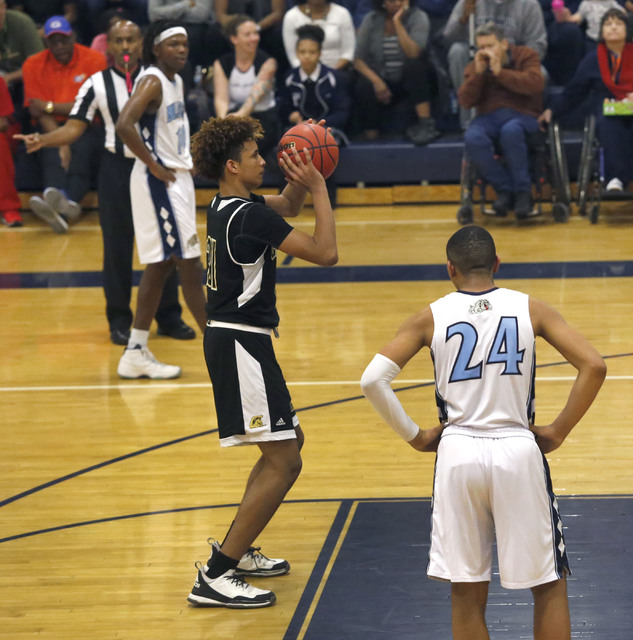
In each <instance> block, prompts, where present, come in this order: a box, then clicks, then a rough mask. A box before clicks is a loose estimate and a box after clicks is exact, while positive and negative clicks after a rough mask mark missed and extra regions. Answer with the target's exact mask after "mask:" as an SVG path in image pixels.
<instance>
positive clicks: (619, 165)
mask: <svg viewBox="0 0 633 640" xmlns="http://www.w3.org/2000/svg"><path fill="white" fill-rule="evenodd" d="M596 126H597V131H598V139H599V140H600V144H601V146H602V150H603V152H604V177H605V180H606V182H609V180H611V179H612V178H619V179H620V180H622V182H624V186H626V183H627V182H628V181H629V180H631V179H633V153H632V152H631V144H632V143H633V117H632V116H604V115H602V114H600V115H598V117H597V120H596Z"/></svg>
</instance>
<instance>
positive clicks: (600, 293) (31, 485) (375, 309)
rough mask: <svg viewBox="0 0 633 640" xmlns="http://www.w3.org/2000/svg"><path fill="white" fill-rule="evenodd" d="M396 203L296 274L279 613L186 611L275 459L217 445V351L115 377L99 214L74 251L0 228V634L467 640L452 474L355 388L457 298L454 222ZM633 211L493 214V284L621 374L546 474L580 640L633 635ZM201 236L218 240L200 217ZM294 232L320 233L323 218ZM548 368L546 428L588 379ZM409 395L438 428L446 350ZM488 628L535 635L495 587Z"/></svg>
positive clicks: (161, 353) (356, 224)
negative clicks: (290, 474) (438, 505)
mask: <svg viewBox="0 0 633 640" xmlns="http://www.w3.org/2000/svg"><path fill="white" fill-rule="evenodd" d="M427 189H428V188H427ZM208 197H209V194H201V195H200V199H201V201H204V200H205V199H208ZM389 197H390V196H389V194H387V196H385V193H384V190H383V191H380V192H375V193H374V194H373V195H372V194H371V193H370V192H369V190H367V192H363V193H361V194H360V195H359V194H356V195H354V194H351V195H349V194H347V195H346V196H345V197H343V198H341V202H342V203H343V205H344V206H341V207H340V208H339V210H338V213H337V218H338V236H339V253H340V258H341V259H340V263H339V265H337V266H336V267H334V268H331V269H319V268H316V267H312V266H309V265H306V264H301V263H300V261H297V260H294V261H284V260H283V258H284V256H280V265H281V266H280V271H279V281H280V284H279V286H278V295H279V308H280V313H281V318H282V322H281V326H280V333H281V337H280V339H279V340H277V341H276V342H275V347H276V350H277V354H278V358H279V360H280V362H281V365H282V368H283V370H284V372H285V375H286V378H287V380H288V383H289V387H290V390H291V393H292V395H293V400H294V404H295V406H296V407H297V409H298V411H299V417H300V420H301V423H302V426H303V429H304V431H305V433H306V446H305V448H304V469H303V473H302V475H301V477H300V478H299V480H298V482H297V484H296V486H295V487H294V488H293V489H292V491H291V492H290V494H289V496H288V499H287V501H286V503H285V504H284V505H282V507H281V508H280V510H279V512H278V514H277V515H276V516H275V518H274V519H273V521H272V522H271V524H270V526H269V527H268V528H267V530H266V531H265V532H264V534H263V536H262V537H261V539H260V540H259V541H258V543H259V544H261V545H262V547H263V551H264V552H265V553H267V554H268V555H271V556H273V557H275V556H276V557H285V558H287V559H288V560H289V561H290V563H291V565H292V571H291V573H290V574H289V575H287V576H284V577H280V578H276V579H272V580H271V581H269V582H268V583H265V582H262V581H261V580H260V581H253V582H254V584H257V585H259V586H264V585H267V586H268V585H270V586H271V587H272V588H273V589H274V591H275V592H276V594H277V598H278V602H277V604H276V605H275V606H274V607H271V608H269V609H263V610H259V611H230V610H224V609H213V610H212V609H206V610H205V609H193V608H190V607H189V606H188V605H187V603H186V596H187V594H188V593H189V590H190V588H191V586H192V584H193V580H194V578H195V569H194V564H193V563H194V561H196V560H201V561H204V560H206V558H207V554H208V546H207V542H206V539H207V538H208V537H220V538H221V537H222V536H223V534H224V532H225V531H226V529H227V527H228V525H229V524H230V522H231V520H232V516H233V513H234V511H235V505H236V504H237V503H238V502H239V500H240V497H241V493H242V491H243V487H244V483H245V480H246V476H247V473H248V471H249V469H250V467H251V465H252V464H253V461H254V459H255V456H256V450H255V449H254V448H239V449H233V450H220V448H219V445H218V443H217V435H216V433H215V417H214V411H213V399H212V393H211V387H210V384H209V381H208V377H207V373H206V369H205V365H204V361H203V357H202V342H201V339H200V337H198V338H197V339H196V340H194V341H191V342H184V343H183V342H177V341H174V340H170V339H168V338H160V337H157V336H155V335H154V334H153V335H152V337H151V340H150V347H151V349H152V350H153V351H154V353H155V354H156V356H157V357H158V358H159V359H161V360H163V361H165V362H169V363H174V364H179V365H181V366H182V369H183V376H182V378H180V379H179V380H175V381H164V382H160V381H155V382H153V381H148V380H141V381H122V380H119V379H118V378H117V376H116V365H117V362H118V359H119V357H120V354H121V348H120V347H116V346H114V345H111V344H110V343H109V340H108V331H107V324H106V322H105V316H104V301H103V293H102V291H101V289H100V287H99V269H100V262H101V248H100V231H99V227H98V222H97V216H96V213H95V212H89V213H88V214H86V215H85V216H84V218H83V219H82V220H81V222H80V223H79V224H78V225H77V226H75V227H73V228H72V230H71V232H70V233H69V234H67V235H64V236H58V235H55V234H53V233H52V232H51V231H50V230H49V229H48V228H44V226H42V225H41V224H40V223H39V222H37V221H36V220H34V219H33V218H32V217H31V216H30V215H29V214H26V215H25V220H26V226H25V227H24V228H22V229H17V230H9V229H2V230H0V256H1V261H2V264H1V267H0V272H1V273H0V304H1V305H2V332H1V335H0V354H1V355H0V358H1V362H2V367H1V371H0V400H1V401H2V416H3V419H2V433H3V438H2V441H1V444H0V516H1V517H0V637H1V638H7V639H10V640H22V639H25V638H31V637H41V638H46V639H47V640H68V639H82V640H85V639H86V638H90V639H91V640H98V639H106V638H116V639H129V640H145V639H150V638H151V639H158V640H162V639H165V640H180V639H182V640H192V639H194V638H200V639H202V638H204V639H207V638H208V639H212V640H224V639H228V638H239V639H242V638H244V639H249V640H250V639H256V640H259V639H262V640H268V639H270V640H280V639H282V638H283V639H284V640H286V639H287V640H290V639H294V638H311V639H314V640H338V639H346V640H347V639H354V640H356V639H358V640H360V639H363V640H366V639H376V640H378V639H387V640H400V639H405V638H424V639H428V640H447V639H448V638H450V612H449V607H450V602H449V589H448V587H447V586H446V585H444V584H441V583H435V582H431V581H429V580H428V579H427V578H426V575H425V564H426V560H425V555H426V551H427V548H428V529H429V526H428V515H429V509H430V507H429V497H430V491H431V482H432V473H433V463H434V457H433V456H432V455H428V454H427V455H424V454H417V453H416V452H414V451H413V450H412V449H410V448H409V447H407V446H406V444H404V443H403V442H402V441H400V439H399V438H398V437H397V436H395V435H394V434H393V433H392V432H391V431H390V429H389V428H388V427H386V426H385V425H384V424H382V423H381V421H380V420H379V418H378V417H377V415H376V414H375V413H374V412H373V410H372V409H371V407H370V406H369V404H368V403H367V401H365V400H364V399H363V398H362V397H361V394H360V389H359V385H358V381H359V379H360V376H361V374H362V371H363V369H364V368H365V366H366V364H367V363H368V362H369V361H370V360H371V358H372V357H373V355H374V353H375V352H376V351H377V350H378V349H379V348H380V347H381V346H382V345H383V344H384V343H385V342H386V341H388V340H389V339H390V338H391V337H392V336H393V334H394V332H395V330H396V328H397V327H398V325H399V324H400V322H402V321H403V320H404V319H405V318H406V317H407V316H408V315H409V314H410V313H412V312H413V311H415V310H416V309H418V308H420V307H421V306H423V305H426V304H427V303H428V302H430V301H432V300H434V299H435V298H437V297H439V296H441V295H443V294H444V293H446V292H448V291H450V290H451V285H450V282H449V281H448V279H447V278H446V276H445V270H444V261H445V258H444V247H445V243H446V240H447V239H448V237H449V236H450V235H451V234H452V233H453V232H454V231H455V230H456V229H457V228H458V227H457V223H456V221H455V211H456V206H455V205H440V204H432V205H429V204H427V205H413V204H410V205H400V206H398V205H394V204H389V203H388V202H387V203H386V204H383V205H380V206H376V205H373V206H372V205H371V204H370V203H371V202H372V201H382V202H385V201H387V200H389ZM391 201H393V199H392V200H391ZM354 203H356V206H347V205H348V204H354ZM358 203H363V204H361V205H360V206H359V205H358ZM632 213H633V212H632V211H631V210H630V205H616V204H603V211H602V212H601V217H600V220H599V223H598V224H597V225H595V226H592V225H590V224H589V222H588V221H587V220H584V219H580V218H578V216H576V215H573V216H572V218H571V219H570V221H569V222H568V223H567V224H562V225H558V224H555V223H554V222H553V221H552V220H551V217H550V216H543V217H542V218H539V219H535V220H533V221H531V222H529V223H527V224H525V225H523V226H520V227H518V226H517V225H516V223H515V222H514V221H513V220H510V219H508V220H501V221H497V220H481V218H480V217H479V216H478V217H477V219H476V220H477V221H478V222H479V223H481V224H484V225H485V226H486V227H487V228H488V229H490V230H491V232H492V233H493V235H494V237H495V240H496V242H497V248H498V252H499V255H500V257H501V259H502V262H503V265H502V268H501V271H500V274H499V278H498V280H497V282H498V284H499V285H502V286H510V287H515V288H519V289H522V290H524V291H526V292H528V293H530V294H531V295H534V296H537V297H540V298H542V299H544V300H546V301H548V302H549V303H551V304H553V305H555V306H556V307H557V308H558V309H560V310H561V311H562V313H563V314H564V315H565V316H566V318H567V319H568V321H569V322H570V323H571V324H573V325H575V326H576V327H577V328H578V329H580V330H581V331H582V332H583V333H584V334H585V335H586V336H587V337H588V338H589V339H590V340H591V341H592V342H593V343H594V344H595V345H596V346H597V348H598V349H599V350H600V351H601V353H602V354H603V355H604V356H605V357H608V365H609V373H608V378H607V380H606V382H605V385H604V387H603V390H602V391H601V393H600V395H599V397H598V399H597V402H596V403H595V405H594V406H593V407H592V409H591V410H590V412H589V413H588V415H587V416H586V418H585V419H584V420H583V422H582V423H581V424H580V425H579V426H578V427H577V428H576V429H575V431H574V432H573V433H572V435H571V437H570V438H569V440H568V442H567V443H566V444H565V445H564V446H563V447H562V448H561V449H559V450H558V451H556V452H554V453H553V454H552V455H550V456H549V460H550V464H551V468H552V476H553V479H554V487H555V490H556V491H557V493H558V495H559V496H560V497H561V501H560V502H561V510H562V515H563V521H564V523H565V526H566V538H567V546H568V552H569V554H570V559H571V562H572V570H573V571H574V575H573V576H572V579H571V580H570V583H569V591H570V596H571V606H572V616H573V636H574V638H583V639H589V638H590V639H595V640H625V639H626V638H628V637H630V629H631V628H633V614H632V613H631V608H630V603H631V601H632V596H633V587H632V585H631V580H630V574H631V569H633V555H632V554H633V551H632V549H633V546H632V545H631V542H632V537H633V533H632V532H633V508H632V507H633V502H632V500H631V497H632V496H633V472H632V464H631V461H632V459H633V435H632V432H631V427H630V424H629V420H630V416H631V415H632V414H633V393H632V384H631V381H632V379H633V347H632V343H631V338H630V335H631V329H630V327H631V318H632V317H633V303H632V302H631V299H632V296H631V290H632V287H631V286H632V279H633V258H632V256H633V215H632ZM198 222H199V225H200V227H199V230H200V234H201V235H202V236H203V235H204V211H203V210H202V209H200V211H199V219H198ZM297 224H298V225H300V226H301V228H305V229H308V230H309V229H310V228H311V225H312V217H311V211H310V209H307V210H306V211H305V212H304V213H303V214H302V215H301V216H300V217H299V219H298V220H297ZM282 262H285V264H283V265H282ZM185 318H186V319H187V320H188V321H190V323H191V316H190V315H189V314H188V312H187V311H186V312H185ZM537 357H538V360H537V364H538V366H539V370H538V373H537V420H538V421H539V422H541V423H545V422H547V421H549V420H550V419H552V417H553V416H554V415H556V412H557V411H558V410H559V409H560V408H561V406H562V403H563V402H564V399H565V397H566V394H567V392H568V390H569V387H570V384H571V380H572V377H573V370H572V369H571V367H569V366H568V365H566V364H564V363H561V359H560V357H559V356H558V355H557V354H556V353H555V352H554V351H553V350H552V349H551V348H549V347H548V346H547V345H546V344H544V343H539V344H538V347H537ZM397 383H398V384H397V385H396V386H397V388H398V389H400V391H399V393H400V394H401V396H400V397H401V398H402V401H403V403H404V404H405V406H406V407H407V410H408V411H409V413H410V414H411V415H412V416H413V417H414V418H415V419H417V420H418V421H419V422H420V423H421V424H423V425H431V424H434V423H435V419H436V410H435V403H434V394H433V386H432V367H431V363H430V358H429V356H428V353H424V354H421V355H420V356H419V357H418V358H417V359H416V360H414V361H413V362H412V363H411V364H410V365H409V366H408V367H407V369H406V370H405V371H404V372H403V374H402V375H401V377H400V379H399V380H398V381H397ZM488 617H489V625H490V629H491V637H492V638H495V639H498V638H508V637H510V638H519V637H521V638H526V637H531V635H530V624H531V604H530V595H529V592H507V591H502V590H501V589H500V587H499V584H498V578H497V577H496V576H495V579H494V580H493V583H492V586H491V602H490V606H489V616H488Z"/></svg>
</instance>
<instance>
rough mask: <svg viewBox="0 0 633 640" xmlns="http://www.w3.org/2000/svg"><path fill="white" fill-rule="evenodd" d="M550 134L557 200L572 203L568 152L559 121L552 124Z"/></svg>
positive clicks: (551, 161) (566, 203) (552, 172)
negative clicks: (564, 145) (566, 151)
mask: <svg viewBox="0 0 633 640" xmlns="http://www.w3.org/2000/svg"><path fill="white" fill-rule="evenodd" d="M548 134H549V151H550V163H551V174H552V187H553V189H554V197H555V199H556V201H557V202H561V203H563V204H565V205H570V204H571V201H572V197H571V187H570V185H569V170H568V168H567V154H566V153H565V148H564V147H563V142H562V140H561V133H560V127H559V126H558V123H557V122H554V123H552V124H551V125H550V127H549V129H548Z"/></svg>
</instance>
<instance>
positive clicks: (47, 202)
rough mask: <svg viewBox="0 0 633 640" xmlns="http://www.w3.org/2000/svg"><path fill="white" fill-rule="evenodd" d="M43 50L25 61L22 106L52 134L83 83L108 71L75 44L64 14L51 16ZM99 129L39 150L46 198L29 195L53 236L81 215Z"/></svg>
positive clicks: (98, 59)
mask: <svg viewBox="0 0 633 640" xmlns="http://www.w3.org/2000/svg"><path fill="white" fill-rule="evenodd" d="M44 32H45V36H46V46H47V49H46V50H45V51H41V52H40V53H36V54H35V55H33V56H31V57H29V58H27V60H26V62H25V63H24V65H23V67H22V71H23V78H24V105H25V106H26V107H27V108H28V109H29V112H30V114H31V116H32V118H33V119H34V120H35V122H36V126H37V128H38V129H39V130H40V131H44V132H48V131H53V130H54V129H56V128H57V127H58V126H60V125H63V124H64V122H66V119H67V118H68V114H69V113H70V111H71V109H72V107H73V103H74V101H75V96H76V95H77V91H78V90H79V88H80V87H81V85H82V84H83V83H84V82H85V81H86V80H87V79H88V78H89V77H90V76H91V75H92V74H93V73H96V72H97V71H101V70H103V69H105V68H106V66H107V64H106V59H105V58H104V57H103V56H102V55H101V54H100V53H97V52H96V51H92V49H89V48H88V47H85V46H83V45H81V44H77V43H76V42H75V38H74V34H73V31H72V28H71V26H70V24H69V23H68V21H67V20H66V18H64V17H63V16H53V17H52V18H49V19H48V20H47V21H46V24H45V25H44ZM100 145H101V139H100V130H98V129H96V128H95V127H93V128H91V129H90V131H87V132H86V133H85V134H84V135H83V136H81V138H79V140H77V142H75V143H74V144H73V145H72V146H71V147H68V146H64V147H60V149H59V150H58V149H42V150H41V151H38V152H37V155H38V156H39V160H40V165H41V168H42V178H43V182H44V186H45V187H46V188H45V190H44V198H43V199H42V198H40V197H39V196H33V197H32V198H31V200H30V205H31V209H32V211H33V213H34V214H35V215H36V216H38V217H39V218H40V219H42V220H44V221H45V222H46V223H47V224H49V225H50V226H51V227H52V228H53V230H54V231H55V232H56V233H66V231H67V230H68V219H70V220H72V221H74V220H76V219H77V218H78V217H79V215H80V214H81V207H80V206H79V202H80V200H81V199H82V198H83V196H84V195H85V193H86V192H87V191H88V189H89V187H90V169H91V167H93V166H94V159H95V158H97V159H98V157H99V153H98V151H97V149H98V148H99V146H100Z"/></svg>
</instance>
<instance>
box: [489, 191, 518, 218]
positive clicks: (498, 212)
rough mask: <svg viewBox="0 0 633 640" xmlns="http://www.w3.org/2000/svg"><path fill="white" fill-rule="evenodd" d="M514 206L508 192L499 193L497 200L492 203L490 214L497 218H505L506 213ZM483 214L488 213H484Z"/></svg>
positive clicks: (511, 196) (512, 198)
mask: <svg viewBox="0 0 633 640" xmlns="http://www.w3.org/2000/svg"><path fill="white" fill-rule="evenodd" d="M513 205H514V197H513V194H512V193H510V192H509V191H500V192H499V193H498V194H497V199H496V200H495V201H494V202H493V203H492V213H493V215H495V216H497V218H505V217H506V216H507V215H508V212H510V211H512V207H513ZM484 213H488V212H487V211H485V212H484Z"/></svg>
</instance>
